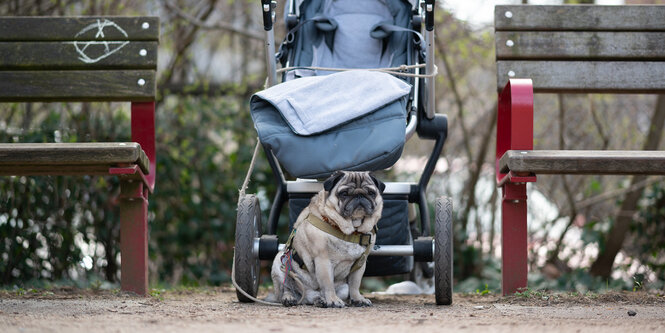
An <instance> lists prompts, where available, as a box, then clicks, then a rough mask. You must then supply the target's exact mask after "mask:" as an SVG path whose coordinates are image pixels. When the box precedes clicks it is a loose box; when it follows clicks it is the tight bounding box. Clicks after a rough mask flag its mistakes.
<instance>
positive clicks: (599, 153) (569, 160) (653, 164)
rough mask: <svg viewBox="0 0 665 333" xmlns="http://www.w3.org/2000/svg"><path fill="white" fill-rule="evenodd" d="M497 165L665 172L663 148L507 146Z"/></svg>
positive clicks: (553, 170) (541, 170)
mask: <svg viewBox="0 0 665 333" xmlns="http://www.w3.org/2000/svg"><path fill="white" fill-rule="evenodd" d="M499 168H500V169H501V172H508V171H513V172H531V173H535V174H614V175H622V174H647V175H665V151H654V150H649V151H643V150H637V151H636V150H630V151H623V150H509V151H507V152H506V153H505V154H504V155H503V156H502V157H501V159H500V160H499Z"/></svg>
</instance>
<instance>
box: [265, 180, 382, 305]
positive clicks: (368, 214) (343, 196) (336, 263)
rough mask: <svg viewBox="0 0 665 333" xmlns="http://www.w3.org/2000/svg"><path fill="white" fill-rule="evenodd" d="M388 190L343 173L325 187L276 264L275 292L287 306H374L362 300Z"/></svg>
mask: <svg viewBox="0 0 665 333" xmlns="http://www.w3.org/2000/svg"><path fill="white" fill-rule="evenodd" d="M384 188H385V184H383V183H382V182H381V181H379V180H378V179H376V178H375V177H374V176H372V175H370V174H369V172H351V171H338V172H335V173H334V174H333V175H332V176H330V178H328V179H327V180H326V181H325V182H324V183H323V190H321V191H320V192H319V193H317V194H316V195H315V196H314V197H313V198H312V200H311V201H310V204H309V205H308V206H307V207H305V209H303V211H302V212H301V213H300V215H299V216H298V219H297V220H296V223H295V224H294V226H293V232H292V233H291V235H290V237H289V241H287V246H286V248H285V249H284V250H283V251H280V252H279V253H278V254H277V256H276V257H275V260H274V261H273V265H272V271H271V277H272V281H273V285H274V291H273V294H272V295H271V296H269V298H270V299H271V300H274V301H280V302H281V303H282V304H283V305H285V306H293V305H297V304H303V303H304V304H308V305H315V306H319V307H334V308H341V307H344V306H346V305H347V304H346V302H345V301H347V300H348V304H349V305H352V306H371V305H372V302H371V301H370V300H368V299H367V298H365V297H364V296H363V295H361V294H360V290H359V288H360V280H361V279H362V276H363V274H364V272H365V267H366V259H367V255H368V254H369V251H370V250H371V248H372V247H374V243H375V242H376V224H377V222H378V221H379V218H380V217H381V212H382V210H383V199H382V197H381V194H382V193H383V190H384Z"/></svg>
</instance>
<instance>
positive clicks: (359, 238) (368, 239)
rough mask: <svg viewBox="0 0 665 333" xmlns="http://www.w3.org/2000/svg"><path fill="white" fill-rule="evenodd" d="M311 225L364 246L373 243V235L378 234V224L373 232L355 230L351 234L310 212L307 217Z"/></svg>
mask: <svg viewBox="0 0 665 333" xmlns="http://www.w3.org/2000/svg"><path fill="white" fill-rule="evenodd" d="M324 219H326V220H327V218H325V217H324ZM305 220H307V221H308V222H309V223H310V224H311V225H313V226H315V227H317V228H318V229H319V230H321V231H323V232H325V233H327V234H330V235H332V236H335V237H337V238H339V239H341V240H343V241H346V242H349V243H354V244H358V245H362V246H369V245H370V244H371V243H372V236H374V235H375V234H376V231H377V228H376V225H375V226H374V228H372V232H369V233H366V234H363V233H360V232H354V233H352V234H350V235H347V234H345V233H343V232H342V231H341V230H339V228H337V227H335V226H333V225H331V224H330V223H326V222H324V221H323V220H321V219H320V218H319V217H317V216H315V215H313V214H309V215H307V217H306V218H305Z"/></svg>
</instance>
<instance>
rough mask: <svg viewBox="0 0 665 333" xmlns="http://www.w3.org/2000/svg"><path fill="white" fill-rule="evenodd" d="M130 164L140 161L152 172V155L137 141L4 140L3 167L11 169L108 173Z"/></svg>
mask: <svg viewBox="0 0 665 333" xmlns="http://www.w3.org/2000/svg"><path fill="white" fill-rule="evenodd" d="M129 164H138V166H139V167H140V168H141V170H142V171H143V173H145V174H148V173H149V170H150V162H149V161H148V157H147V156H146V154H145V152H144V151H143V149H141V146H140V145H139V144H138V143H136V142H90V143H2V144H0V170H4V171H7V172H9V171H10V170H17V171H25V170H22V169H26V170H27V169H29V168H33V170H37V171H39V170H42V171H43V172H44V173H46V172H47V171H48V170H54V171H57V170H58V169H60V170H64V171H67V170H70V171H72V172H73V170H75V169H76V168H78V170H90V172H92V173H95V171H99V170H102V171H105V172H106V173H107V174H108V169H109V167H117V166H122V165H129ZM3 174H6V173H3ZM19 174H25V173H19Z"/></svg>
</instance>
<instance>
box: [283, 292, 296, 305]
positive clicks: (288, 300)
mask: <svg viewBox="0 0 665 333" xmlns="http://www.w3.org/2000/svg"><path fill="white" fill-rule="evenodd" d="M282 305H284V306H296V305H298V300H297V299H296V298H295V297H293V296H292V295H284V296H282Z"/></svg>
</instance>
